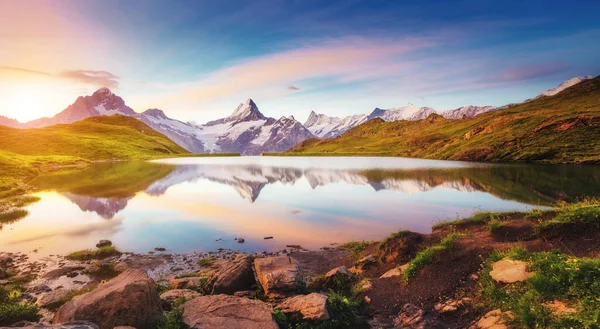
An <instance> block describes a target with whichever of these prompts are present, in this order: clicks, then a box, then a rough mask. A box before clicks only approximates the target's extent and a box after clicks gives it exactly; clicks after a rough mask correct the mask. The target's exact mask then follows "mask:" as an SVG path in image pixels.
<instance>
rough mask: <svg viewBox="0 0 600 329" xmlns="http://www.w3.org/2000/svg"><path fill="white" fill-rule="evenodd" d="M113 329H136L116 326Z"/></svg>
mask: <svg viewBox="0 0 600 329" xmlns="http://www.w3.org/2000/svg"><path fill="white" fill-rule="evenodd" d="M113 329H136V328H135V327H130V326H118V327H114V328H113Z"/></svg>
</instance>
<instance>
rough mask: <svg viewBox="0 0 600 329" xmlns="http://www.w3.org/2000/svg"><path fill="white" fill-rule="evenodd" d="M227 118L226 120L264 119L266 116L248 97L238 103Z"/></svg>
mask: <svg viewBox="0 0 600 329" xmlns="http://www.w3.org/2000/svg"><path fill="white" fill-rule="evenodd" d="M227 119H228V120H227V121H238V120H244V121H253V120H265V119H266V117H265V116H264V115H263V114H262V113H260V111H259V110H258V106H256V104H255V103H254V101H253V100H252V99H250V98H248V99H247V100H246V101H245V102H244V103H242V104H240V105H239V106H238V107H237V108H236V109H235V111H233V114H231V115H230V116H229V117H228V118H227Z"/></svg>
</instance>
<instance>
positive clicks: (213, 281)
mask: <svg viewBox="0 0 600 329" xmlns="http://www.w3.org/2000/svg"><path fill="white" fill-rule="evenodd" d="M255 284H256V280H255V279H254V272H253V271H252V257H249V256H245V255H238V256H237V257H235V259H233V260H230V261H227V262H225V263H224V264H222V265H221V267H220V268H219V270H217V271H216V272H215V273H213V275H212V276H211V277H210V279H208V282H207V283H206V291H207V292H209V293H210V294H229V295H231V294H233V293H234V292H236V291H242V290H249V289H251V288H252V286H254V285H255Z"/></svg>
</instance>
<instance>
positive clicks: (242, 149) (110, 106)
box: [0, 88, 315, 155]
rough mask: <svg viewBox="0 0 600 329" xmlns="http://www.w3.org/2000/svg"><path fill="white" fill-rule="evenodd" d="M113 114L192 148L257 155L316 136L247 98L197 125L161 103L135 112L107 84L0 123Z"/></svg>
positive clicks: (36, 125) (31, 124) (16, 124)
mask: <svg viewBox="0 0 600 329" xmlns="http://www.w3.org/2000/svg"><path fill="white" fill-rule="evenodd" d="M112 115H123V116H128V117H132V118H136V119H138V120H140V121H142V122H144V123H145V124H147V125H148V126H150V127H151V128H153V129H155V130H156V131H159V132H161V133H162V134H164V135H166V136H167V137H168V138H170V139H171V140H172V141H174V142H175V143H177V144H178V145H180V146H181V147H183V148H185V149H186V150H188V151H190V152H193V153H223V152H235V153H240V154H244V155H257V154H260V153H262V152H280V151H285V150H287V149H289V148H291V147H293V146H294V145H296V144H298V143H300V142H302V141H304V140H306V139H309V138H314V137H315V136H314V135H313V134H312V133H311V132H310V131H309V130H307V129H306V128H305V127H304V126H303V125H302V124H301V123H300V122H298V121H297V120H296V119H294V118H293V117H281V118H279V119H274V118H268V117H265V116H264V115H263V114H262V113H261V112H260V111H259V110H258V107H257V106H256V104H255V103H254V101H252V100H251V99H248V100H247V101H246V102H244V103H242V104H240V105H239V106H238V107H237V108H236V109H235V110H234V111H233V113H232V114H231V115H230V116H228V117H225V118H222V119H219V120H215V121H211V122H208V123H206V124H204V125H196V124H191V123H186V122H182V121H179V120H176V119H172V118H170V117H168V116H167V115H166V114H165V113H164V112H163V111H162V110H159V109H149V110H146V111H144V112H142V113H137V112H135V111H134V110H133V109H131V108H130V107H129V106H127V105H126V104H125V101H124V100H123V99H122V98H121V97H119V96H117V95H115V94H113V93H112V92H111V91H110V90H109V89H108V88H100V89H98V90H97V91H96V92H94V93H93V94H92V95H91V96H81V97H78V98H77V100H76V101H75V102H74V103H73V104H71V105H69V106H68V107H67V108H66V109H65V110H63V111H62V112H60V113H58V114H56V115H55V116H53V117H51V118H40V119H37V120H33V121H30V122H27V123H23V124H21V123H19V122H17V121H16V120H12V119H8V118H4V117H0V125H6V126H10V127H15V128H39V127H47V126H52V125H56V124H68V123H73V122H77V121H80V120H84V119H86V118H91V117H99V116H112Z"/></svg>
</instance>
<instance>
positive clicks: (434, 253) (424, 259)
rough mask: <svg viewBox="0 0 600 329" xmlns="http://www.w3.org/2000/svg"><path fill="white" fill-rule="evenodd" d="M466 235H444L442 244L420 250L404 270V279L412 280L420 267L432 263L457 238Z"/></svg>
mask: <svg viewBox="0 0 600 329" xmlns="http://www.w3.org/2000/svg"><path fill="white" fill-rule="evenodd" d="M465 236H466V234H462V233H451V234H448V235H447V236H446V237H444V238H443V239H442V241H440V244H438V245H435V246H431V247H429V248H427V249H425V250H422V251H419V252H418V253H417V255H416V256H415V258H413V259H412V260H411V261H410V262H409V263H408V268H407V269H406V271H404V272H403V274H402V275H403V277H404V280H405V281H408V280H410V279H411V278H412V277H413V276H415V274H417V271H418V270H419V269H421V268H422V267H425V266H427V265H429V264H431V263H432V262H433V261H435V259H436V258H437V257H438V256H439V255H440V254H442V253H443V252H445V251H446V250H448V249H449V248H450V247H452V245H453V244H454V241H455V240H456V239H458V238H462V237H465Z"/></svg>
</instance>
